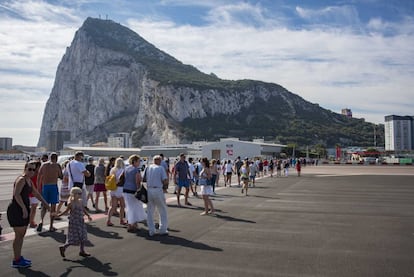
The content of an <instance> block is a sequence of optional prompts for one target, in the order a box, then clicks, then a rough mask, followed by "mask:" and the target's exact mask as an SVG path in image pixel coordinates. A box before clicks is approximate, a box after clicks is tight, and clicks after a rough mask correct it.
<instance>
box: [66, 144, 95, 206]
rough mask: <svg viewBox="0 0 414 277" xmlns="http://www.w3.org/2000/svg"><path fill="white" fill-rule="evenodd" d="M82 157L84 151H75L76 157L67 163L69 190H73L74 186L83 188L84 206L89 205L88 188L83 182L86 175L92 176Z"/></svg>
mask: <svg viewBox="0 0 414 277" xmlns="http://www.w3.org/2000/svg"><path fill="white" fill-rule="evenodd" d="M82 159H83V152H80V151H78V152H76V153H75V157H74V159H73V160H72V161H70V162H69V163H68V165H67V169H68V175H69V183H68V187H69V190H71V189H72V187H79V188H81V189H82V201H83V204H84V206H85V207H86V205H87V200H86V190H84V187H83V182H84V177H89V176H91V173H90V172H89V171H88V170H87V169H86V167H85V165H84V164H83V163H82ZM86 208H87V207H86Z"/></svg>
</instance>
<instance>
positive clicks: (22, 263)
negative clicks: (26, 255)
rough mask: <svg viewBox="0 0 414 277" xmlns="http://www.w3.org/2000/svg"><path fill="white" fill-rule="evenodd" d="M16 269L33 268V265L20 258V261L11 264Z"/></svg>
mask: <svg viewBox="0 0 414 277" xmlns="http://www.w3.org/2000/svg"><path fill="white" fill-rule="evenodd" d="M11 266H12V267H14V268H25V267H31V266H32V264H31V263H29V262H27V261H26V260H25V259H22V258H20V259H19V260H18V261H14V260H13V261H12V264H11Z"/></svg>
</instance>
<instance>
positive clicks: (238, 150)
mask: <svg viewBox="0 0 414 277" xmlns="http://www.w3.org/2000/svg"><path fill="white" fill-rule="evenodd" d="M283 147H286V145H282V144H274V143H266V142H264V141H263V140H254V141H241V140H239V139H238V138H224V139H220V141H218V142H211V143H208V144H206V145H204V146H203V148H202V156H203V157H207V158H208V159H216V160H222V159H229V160H234V159H236V158H237V157H238V156H240V157H241V158H242V159H243V158H245V157H248V158H255V157H275V156H277V155H278V154H279V153H280V151H281V150H282V148H283Z"/></svg>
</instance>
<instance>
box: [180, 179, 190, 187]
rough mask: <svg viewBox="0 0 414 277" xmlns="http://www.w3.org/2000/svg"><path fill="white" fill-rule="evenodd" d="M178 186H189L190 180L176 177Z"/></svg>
mask: <svg viewBox="0 0 414 277" xmlns="http://www.w3.org/2000/svg"><path fill="white" fill-rule="evenodd" d="M178 187H179V188H182V187H185V188H189V187H190V180H188V179H185V180H180V179H178Z"/></svg>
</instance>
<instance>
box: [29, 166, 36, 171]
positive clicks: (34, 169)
mask: <svg viewBox="0 0 414 277" xmlns="http://www.w3.org/2000/svg"><path fill="white" fill-rule="evenodd" d="M27 170H28V171H33V172H35V171H36V168H31V167H29V168H28V169H27Z"/></svg>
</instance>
